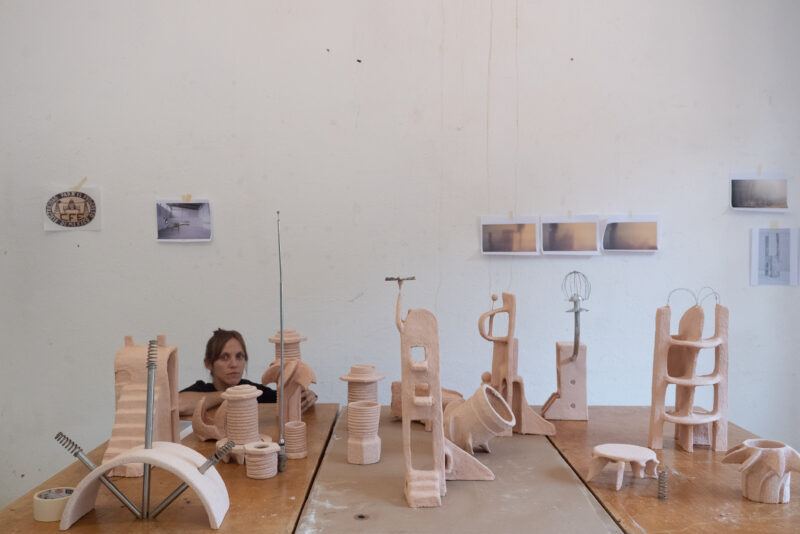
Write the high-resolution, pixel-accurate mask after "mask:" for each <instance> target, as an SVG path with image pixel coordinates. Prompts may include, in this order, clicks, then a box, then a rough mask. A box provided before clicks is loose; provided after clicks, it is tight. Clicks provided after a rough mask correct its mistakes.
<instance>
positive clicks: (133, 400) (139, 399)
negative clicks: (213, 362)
mask: <svg viewBox="0 0 800 534" xmlns="http://www.w3.org/2000/svg"><path fill="white" fill-rule="evenodd" d="M156 339H157V341H158V354H157V361H158V366H157V372H156V382H155V397H154V410H153V436H154V437H153V439H154V440H159V441H173V442H180V431H179V426H178V421H179V416H178V408H179V405H178V349H177V348H175V347H170V346H167V344H166V337H165V336H163V335H160V336H158V337H157V338H156ZM147 351H148V346H147V345H135V344H134V342H133V338H132V337H131V336H125V344H124V346H123V347H122V348H121V349H120V350H119V351H118V352H117V354H116V357H115V358H114V391H115V397H116V413H115V415H114V427H113V428H112V430H111V439H110V440H109V442H108V447H107V448H106V451H105V453H104V454H103V463H106V462H109V461H111V460H112V459H113V458H115V457H116V456H117V455H118V454H121V453H122V452H123V451H126V450H129V449H131V448H133V447H135V446H137V445H142V444H143V443H144V434H145V412H146V398H147V367H146V365H145V362H146V360H147ZM143 472H144V471H143V466H142V464H137V463H130V462H128V463H124V464H119V465H118V467H117V468H116V469H114V471H113V472H112V473H111V474H110V476H124V477H140V476H142V474H143Z"/></svg>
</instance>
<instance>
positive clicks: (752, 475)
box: [722, 439, 800, 504]
mask: <svg viewBox="0 0 800 534" xmlns="http://www.w3.org/2000/svg"><path fill="white" fill-rule="evenodd" d="M722 463H724V464H742V466H741V467H740V468H739V471H741V473H742V495H744V496H745V497H746V498H748V499H750V500H751V501H756V502H764V503H769V504H779V503H780V504H786V503H788V502H789V499H790V497H791V495H790V489H791V485H792V471H795V472H798V473H800V454H798V453H797V451H796V450H794V449H793V448H791V447H789V446H788V445H786V444H784V443H781V442H780V441H771V440H768V439H747V440H745V441H744V442H743V443H742V444H741V445H739V446H737V447H734V448H733V449H731V450H730V451H729V452H728V454H727V455H726V456H725V458H723V459H722Z"/></svg>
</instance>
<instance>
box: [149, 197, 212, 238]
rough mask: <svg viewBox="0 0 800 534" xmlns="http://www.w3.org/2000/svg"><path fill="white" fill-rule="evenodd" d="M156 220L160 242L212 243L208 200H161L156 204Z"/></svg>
mask: <svg viewBox="0 0 800 534" xmlns="http://www.w3.org/2000/svg"><path fill="white" fill-rule="evenodd" d="M156 220H157V221H156V222H157V228H158V240H159V241H167V242H171V243H176V242H187V241H211V206H210V204H209V202H208V200H193V201H191V202H182V201H180V200H159V201H157V202H156Z"/></svg>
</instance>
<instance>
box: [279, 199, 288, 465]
mask: <svg viewBox="0 0 800 534" xmlns="http://www.w3.org/2000/svg"><path fill="white" fill-rule="evenodd" d="M277 215H278V305H279V307H280V329H281V330H280V340H281V345H280V376H281V383H280V384H279V385H278V388H279V390H280V393H279V394H278V403H279V405H278V419H279V420H278V426H279V427H280V428H279V430H278V446H280V451H279V452H278V471H283V470H284V469H286V441H285V439H284V435H283V430H284V413H283V412H284V410H285V409H286V399H285V398H284V396H283V382H284V380H283V261H282V260H281V212H280V210H279V211H278V212H277Z"/></svg>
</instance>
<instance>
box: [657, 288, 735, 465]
mask: <svg viewBox="0 0 800 534" xmlns="http://www.w3.org/2000/svg"><path fill="white" fill-rule="evenodd" d="M703 318H704V313H703V308H702V307H701V306H700V305H699V304H695V305H694V306H692V307H690V308H689V309H688V310H686V312H685V313H684V314H683V317H681V320H680V322H679V324H678V334H677V335H670V307H669V304H668V305H667V306H664V307H662V308H659V309H658V310H656V335H655V348H654V351H653V398H652V404H651V407H650V437H649V440H648V446H649V447H650V448H651V449H661V448H663V437H664V423H666V422H669V423H675V441H676V443H677V445H678V446H680V447H681V448H682V449H684V450H686V451H688V452H692V450H693V448H694V445H696V444H698V440H696V439H695V436H694V430H695V427H697V426H700V427H701V429H702V432H701V433H700V437H701V439H702V441H705V442H708V441H709V440H708V432H707V426H708V425H709V424H711V439H710V442H711V447H712V448H713V450H715V451H726V450H727V449H728V308H726V307H724V306H722V305H720V304H719V303H717V305H716V307H715V330H714V335H713V337H711V338H708V339H700V338H701V336H702V333H703ZM701 349H714V370H713V371H712V373H711V374H709V375H703V376H697V374H696V368H697V359H698V353H699V352H700V350H701ZM670 384H673V385H675V409H674V411H671V412H668V411H666V407H665V403H666V394H667V386H668V385H670ZM701 386H713V388H714V406H713V409H712V410H711V412H708V411H706V410H704V409H702V408H698V407H695V406H694V393H695V388H697V387H701ZM702 441H701V442H702Z"/></svg>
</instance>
